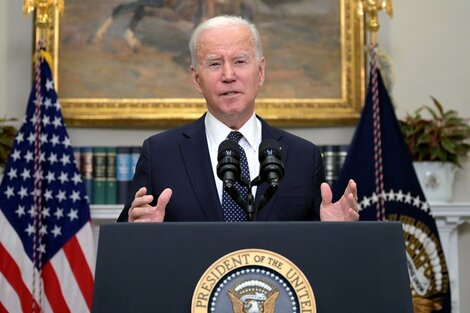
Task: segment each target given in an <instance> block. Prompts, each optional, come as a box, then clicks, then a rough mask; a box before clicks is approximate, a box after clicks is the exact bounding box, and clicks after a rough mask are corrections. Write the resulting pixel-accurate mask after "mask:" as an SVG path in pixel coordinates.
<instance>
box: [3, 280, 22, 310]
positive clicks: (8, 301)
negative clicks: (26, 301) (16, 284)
mask: <svg viewBox="0 0 470 313" xmlns="http://www.w3.org/2000/svg"><path fill="white" fill-rule="evenodd" d="M0 286H1V289H2V291H1V293H2V301H0V313H1V312H21V311H24V310H22V309H21V302H20V297H19V296H18V294H17V293H16V291H15V289H13V287H12V286H11V285H10V283H9V282H8V281H7V279H6V278H5V277H4V276H3V275H2V273H0Z"/></svg>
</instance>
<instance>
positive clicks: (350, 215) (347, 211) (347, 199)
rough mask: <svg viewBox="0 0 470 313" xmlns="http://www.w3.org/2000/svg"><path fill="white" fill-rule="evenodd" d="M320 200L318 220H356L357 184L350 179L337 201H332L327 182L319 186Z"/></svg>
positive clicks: (357, 214)
mask: <svg viewBox="0 0 470 313" xmlns="http://www.w3.org/2000/svg"><path fill="white" fill-rule="evenodd" d="M320 189H321V198H322V202H321V204H320V220H322V221H338V222H340V221H357V220H358V219H359V213H358V208H357V203H356V198H357V186H356V183H355V182H354V180H352V179H350V180H349V183H348V186H347V187H346V189H345V190H344V194H343V195H342V196H341V199H339V200H338V201H337V202H335V203H332V200H333V193H332V192H331V188H330V186H328V184H327V183H323V184H321V186H320Z"/></svg>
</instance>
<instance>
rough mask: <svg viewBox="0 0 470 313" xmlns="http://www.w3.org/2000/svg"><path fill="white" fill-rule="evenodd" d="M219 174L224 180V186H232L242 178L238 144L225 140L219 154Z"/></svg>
mask: <svg viewBox="0 0 470 313" xmlns="http://www.w3.org/2000/svg"><path fill="white" fill-rule="evenodd" d="M217 176H218V177H219V178H220V179H221V180H222V181H223V183H224V187H228V188H232V187H233V186H234V185H235V183H236V182H237V181H239V180H240V152H239V148H238V145H237V144H236V143H235V142H233V141H230V140H228V139H227V140H224V141H222V143H221V144H220V146H219V151H218V154H217Z"/></svg>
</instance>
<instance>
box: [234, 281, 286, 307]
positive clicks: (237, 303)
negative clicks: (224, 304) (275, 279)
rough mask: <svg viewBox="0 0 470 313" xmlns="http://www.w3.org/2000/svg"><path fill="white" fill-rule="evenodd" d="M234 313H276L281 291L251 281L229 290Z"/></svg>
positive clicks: (265, 284)
mask: <svg viewBox="0 0 470 313" xmlns="http://www.w3.org/2000/svg"><path fill="white" fill-rule="evenodd" d="M228 295H229V297H230V301H231V302H232V308H233V313H274V309H275V308H276V300H277V297H278V296H279V290H278V289H276V288H275V287H274V286H272V285H271V284H269V283H267V282H265V281H262V280H258V279H250V280H246V281H243V282H241V283H240V284H237V285H236V286H235V287H234V288H231V289H229V291H228Z"/></svg>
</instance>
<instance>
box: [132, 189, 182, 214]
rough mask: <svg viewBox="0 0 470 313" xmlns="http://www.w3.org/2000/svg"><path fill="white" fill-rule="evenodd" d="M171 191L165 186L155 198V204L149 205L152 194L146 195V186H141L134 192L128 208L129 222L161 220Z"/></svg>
mask: <svg viewBox="0 0 470 313" xmlns="http://www.w3.org/2000/svg"><path fill="white" fill-rule="evenodd" d="M172 193H173V191H172V190H171V189H170V188H166V189H165V190H163V191H162V193H161V194H160V196H159V197H158V200H157V205H156V206H151V205H150V203H151V202H152V201H153V196H152V195H147V188H145V187H142V188H140V189H139V190H138V191H137V192H136V193H135V198H134V201H132V205H131V207H130V208H129V212H128V216H129V217H128V221H129V222H163V219H164V218H165V209H166V205H167V204H168V202H169V201H170V198H171V195H172Z"/></svg>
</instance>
